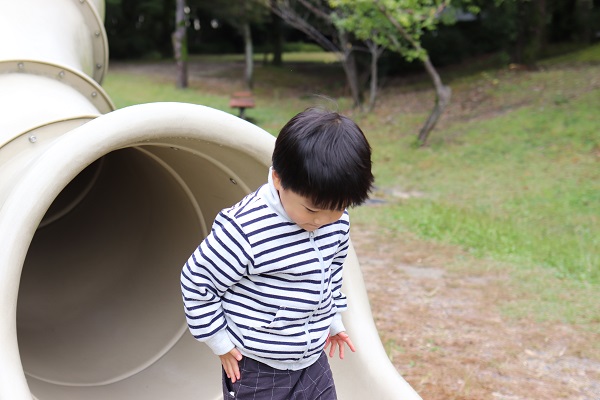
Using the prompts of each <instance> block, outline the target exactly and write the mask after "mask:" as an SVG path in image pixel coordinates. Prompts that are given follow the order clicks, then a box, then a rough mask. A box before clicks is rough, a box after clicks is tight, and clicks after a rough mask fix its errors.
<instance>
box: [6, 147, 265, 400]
mask: <svg viewBox="0 0 600 400" xmlns="http://www.w3.org/2000/svg"><path fill="white" fill-rule="evenodd" d="M205 150H208V151H206V152H204V153H203V152H199V151H192V150H190V149H186V148H183V147H182V146H165V145H147V146H139V147H130V148H125V149H122V150H117V151H114V152H111V153H108V154H106V155H104V156H103V157H101V158H99V159H98V160H95V161H94V162H92V163H91V164H90V165H89V166H88V167H87V168H85V169H84V170H83V171H81V172H80V173H79V174H78V175H77V176H76V177H75V178H74V179H73V180H71V182H70V183H69V184H68V185H67V186H65V187H64V188H63V189H62V191H61V192H60V195H58V196H57V197H56V199H54V201H53V202H52V205H51V206H50V208H49V209H48V211H47V212H46V215H45V217H44V218H43V220H42V221H41V223H40V225H39V227H38V229H37V231H36V233H35V235H34V237H33V239H32V242H31V245H30V247H29V251H28V253H27V257H26V260H25V263H24V266H23V271H22V275H21V282H20V286H19V296H18V305H17V332H18V341H19V350H20V353H21V359H22V363H23V368H24V371H25V373H26V376H27V379H28V384H29V386H30V388H31V391H32V394H33V395H35V396H36V397H37V398H40V399H65V398H89V399H96V398H97V399H101V398H109V397H108V396H110V398H115V399H116V398H124V399H125V398H128V396H130V394H131V393H133V391H135V393H136V394H137V395H139V394H140V392H142V393H143V392H144V390H145V391H147V396H146V397H144V398H149V399H152V398H165V397H164V395H165V394H167V393H168V395H169V396H173V395H174V394H176V393H179V394H180V395H182V396H183V395H191V394H193V393H195V394H196V395H197V394H198V392H197V390H198V388H203V390H204V391H205V393H206V398H213V396H212V394H211V393H212V392H214V398H217V396H218V395H219V393H220V388H219V387H218V386H216V387H215V388H214V390H213V389H210V388H211V385H212V386H215V385H214V384H215V382H217V383H218V381H219V377H218V372H219V371H218V358H217V357H216V356H213V355H212V354H209V355H207V351H208V350H207V347H206V346H203V345H201V344H199V343H197V342H196V341H195V340H194V339H193V338H191V335H189V333H188V332H187V327H186V324H185V318H184V314H183V305H182V301H181V294H180V289H179V274H180V272H181V267H182V266H183V264H184V263H185V261H186V260H187V258H188V257H189V255H190V254H191V252H192V251H193V250H194V248H195V247H196V246H197V245H198V244H199V243H200V241H201V240H202V238H203V237H204V236H205V235H206V232H207V229H210V225H211V223H212V220H213V218H214V217H215V215H216V214H217V213H218V211H219V210H220V209H222V208H224V207H227V206H229V205H232V204H234V203H235V202H237V201H238V200H239V199H241V198H242V197H243V196H244V195H245V194H247V192H248V188H249V187H253V186H256V185H257V184H258V183H259V182H260V181H261V180H264V178H266V168H265V166H263V165H258V164H257V162H256V161H254V162H251V160H249V159H248V157H247V156H244V155H243V154H241V153H236V152H235V151H233V150H230V149H226V148H223V147H215V148H214V149H213V150H214V151H211V150H210V148H209V149H205ZM219 152H220V153H219ZM208 154H210V155H208ZM219 155H220V157H219ZM219 160H225V161H227V160H231V162H229V163H227V162H226V163H222V162H220V161H219ZM231 164H233V170H232V169H231V168H230V167H229V166H230V165H231ZM236 164H239V165H246V167H245V168H244V170H243V171H239V174H237V173H236V172H235V165H236ZM224 165H228V166H227V167H224ZM245 177H247V179H246V178H245ZM254 188H255V187H254ZM254 188H253V189H254ZM206 360H210V361H206ZM214 363H216V366H215V364H214ZM206 364H208V365H209V366H210V368H207V365H206ZM215 374H217V376H215ZM157 380H158V382H157ZM209 381H210V384H209ZM207 391H208V392H207ZM42 393H43V395H42ZM175 397H177V396H174V397H173V398H175Z"/></svg>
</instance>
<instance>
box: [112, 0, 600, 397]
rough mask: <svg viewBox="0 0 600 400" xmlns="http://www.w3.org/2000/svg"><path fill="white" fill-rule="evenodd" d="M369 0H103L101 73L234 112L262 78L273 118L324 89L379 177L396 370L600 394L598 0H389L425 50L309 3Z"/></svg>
mask: <svg viewBox="0 0 600 400" xmlns="http://www.w3.org/2000/svg"><path fill="white" fill-rule="evenodd" d="M338 3H339V6H340V7H343V6H344V5H346V6H347V3H348V2H343V1H341V2H338ZM363 3H365V2H360V1H357V2H355V4H354V7H355V8H354V9H351V10H350V11H348V9H344V12H340V11H339V9H335V8H331V4H334V5H335V4H336V3H335V2H333V3H331V2H329V3H328V2H323V1H317V0H312V1H300V0H298V1H296V2H294V1H284V2H281V1H279V2H278V1H271V2H261V1H250V0H246V1H241V0H240V1H211V2H208V1H200V0H196V1H191V0H188V1H187V3H185V2H182V1H175V0H169V1H163V0H137V1H133V0H131V1H124V0H108V1H107V9H106V23H105V24H106V28H107V34H108V37H109V43H110V52H111V60H110V67H109V72H108V74H107V77H106V79H105V82H104V84H103V86H104V88H105V89H106V91H107V92H108V94H109V95H110V96H111V98H112V99H113V101H114V102H115V104H116V106H117V107H118V108H121V107H126V106H128V105H134V104H140V103H148V102H155V101H181V102H188V103H194V104H202V105H206V106H210V107H214V108H217V109H221V110H224V111H227V112H230V113H233V114H236V115H237V112H238V111H237V110H236V109H233V108H231V107H230V106H229V100H230V97H231V95H232V93H235V92H238V91H242V90H243V91H246V90H251V91H252V95H253V98H254V101H255V107H254V108H252V109H249V110H247V111H246V116H247V118H248V119H249V120H250V121H251V122H252V123H254V124H256V125H258V126H259V127H261V128H263V129H265V130H267V131H268V132H270V133H272V134H273V135H276V134H277V132H278V130H279V129H280V128H281V126H283V124H284V123H285V122H286V121H287V120H288V119H289V118H290V117H291V116H293V115H294V114H296V113H297V112H298V111H301V110H302V109H304V108H306V107H309V106H313V105H319V106H323V107H327V108H330V109H335V110H338V111H340V112H341V113H343V114H345V115H348V116H350V117H351V118H353V119H354V120H356V121H357V123H358V124H359V125H360V126H361V127H362V129H363V130H364V132H365V134H366V135H367V137H368V139H369V141H370V143H371V145H372V147H373V152H374V155H373V161H374V173H375V176H376V182H375V186H376V187H375V190H374V192H373V195H372V199H371V200H370V201H369V202H368V203H367V204H366V205H364V206H361V207H358V208H356V209H352V210H350V212H351V216H352V223H353V224H352V237H353V243H354V246H355V248H356V251H357V254H358V257H359V260H360V262H361V267H362V269H363V274H364V278H365V282H366V285H367V290H368V293H369V298H370V301H371V307H372V309H373V314H374V318H375V322H376V324H377V327H378V329H379V333H380V336H381V339H382V341H383V343H384V345H385V348H386V351H387V353H388V355H389V357H390V359H391V360H392V362H393V363H394V365H395V366H396V368H397V369H398V371H399V372H400V373H401V374H402V376H403V377H404V378H405V379H406V380H407V381H408V382H409V383H410V384H411V385H412V386H413V387H414V388H415V389H416V390H417V391H418V392H419V393H420V394H421V396H422V397H423V398H424V399H506V400H508V399H598V398H599V396H600V300H599V299H600V296H599V295H598V293H599V290H598V289H599V288H600V250H599V249H600V168H599V166H600V116H599V111H600V2H598V1H591V0H590V1H587V0H578V1H568V0H532V1H511V0H505V1H500V2H499V1H469V2H466V1H463V2H453V3H452V5H450V4H448V5H447V6H446V7H442V6H443V5H444V2H441V1H438V2H432V4H433V6H431V7H428V6H426V5H423V4H424V3H426V2H410V1H395V2H382V3H387V4H392V5H393V6H394V7H396V9H395V10H396V11H397V14H394V15H392V16H402V15H404V14H407V13H408V14H409V15H413V16H414V15H420V14H419V12H423V15H425V16H424V17H422V18H421V19H420V20H417V18H415V20H416V21H408V22H406V24H407V25H402V26H405V27H410V29H412V30H410V31H409V32H410V35H411V36H410V38H413V39H416V40H417V41H416V43H417V45H418V46H419V47H418V48H420V50H419V51H417V52H415V51H414V50H415V47H414V46H412V43H411V42H410V40H409V41H407V40H406V37H404V38H403V37H402V36H401V34H400V33H398V32H397V31H396V34H397V39H398V41H399V43H400V44H399V45H397V46H399V47H394V44H393V41H390V37H393V34H394V31H393V29H392V30H391V31H387V33H386V35H387V36H382V37H383V38H384V39H386V40H387V41H388V42H387V43H392V44H390V45H388V46H386V40H383V39H382V40H381V41H380V43H379V44H377V43H375V42H374V39H375V38H374V37H371V38H370V37H365V36H364V33H362V32H359V31H358V30H357V31H356V32H355V33H352V32H351V30H350V29H349V25H340V24H339V23H340V20H343V18H338V19H337V20H335V18H334V19H331V18H330V21H329V22H328V20H327V18H323V16H322V15H321V16H320V15H319V14H317V13H316V12H317V11H318V12H325V14H326V16H327V15H328V16H331V15H332V14H334V13H336V12H338V13H341V15H342V17H344V16H348V15H350V16H352V15H353V14H352V13H353V12H356V13H358V12H362V11H361V10H360V7H362V6H360V4H363ZM366 3H371V4H375V3H377V2H366ZM307 6H310V7H313V8H315V7H316V9H315V10H316V11H315V10H312V12H315V13H312V14H311V8H310V7H309V8H307ZM359 6H360V7H359ZM277 7H281V9H277ZM285 7H288V8H287V9H286V8H285ZM403 7H404V8H403ZM411 7H412V8H411ZM442 8H444V11H443V12H442ZM178 9H179V10H181V11H182V13H181V12H180V13H179V17H177V10H178ZM392 9H394V8H393V7H392ZM336 10H337V11H336ZM431 10H434V12H433V13H432V12H431ZM403 13H404V14H403ZM290 15H291V16H292V17H290ZM294 15H297V16H301V17H302V18H303V20H305V22H307V23H308V26H311V27H313V28H315V29H316V30H317V31H318V32H319V33H320V34H322V35H323V37H324V38H325V39H324V40H329V41H330V43H331V46H332V47H328V46H329V45H325V43H326V42H322V40H323V39H319V38H316V37H315V36H312V35H311V34H310V29H308V28H305V30H302V29H300V27H301V25H299V23H298V21H295V20H294V19H293V16H294ZM365 15H370V14H364V15H363V19H367V17H366V16H365ZM427 16H432V17H431V18H430V19H429V20H427V18H429V17H427ZM398 20H399V21H403V20H402V19H401V18H399V19H398ZM345 21H346V23H348V21H350V18H346V20H345ZM373 21H375V22H377V21H379V22H378V23H379V26H382V24H383V22H385V20H384V21H383V22H382V20H376V17H374V16H373ZM388 21H389V20H388ZM419 21H421V22H419ZM423 21H428V22H427V24H425V23H423ZM350 22H351V21H350ZM336 23H337V25H336ZM419 24H420V25H419ZM376 25H377V24H376ZM177 26H179V27H180V29H179V33H178V29H177ZM342 27H344V28H342ZM181 28H183V33H184V36H177V35H181ZM306 29H308V30H306ZM370 29H371V31H369V32H373V29H374V28H373V26H372V25H371V26H370ZM407 29H408V28H407ZM341 30H342V31H343V32H344V33H345V34H346V36H345V38H344V37H341V35H340V31H341ZM381 31H384V29H381ZM390 35H391V36H390ZM178 37H179V39H178ZM340 38H341V39H340ZM249 39H250V40H249ZM371 39H373V40H371ZM340 40H342V42H340ZM343 40H347V42H343ZM369 40H371V43H367V42H369ZM178 43H179V45H180V46H183V47H182V48H180V49H179V50H177V45H178ZM340 43H342V44H344V43H345V46H342V45H340ZM373 43H375V45H376V50H377V52H378V54H377V52H376V53H373V52H371V51H370V49H371V50H373V48H372V46H373ZM369 45H370V46H371V47H369ZM336 46H337V47H336ZM411 46H412V47H411ZM174 48H175V49H176V50H175V51H174ZM348 49H350V51H348ZM249 50H250V52H249ZM400 50H402V51H400ZM373 54H377V57H376V61H377V63H376V69H375V70H374V69H373V67H372V61H373ZM424 61H427V62H429V63H430V65H431V66H432V67H434V71H435V73H436V74H437V75H438V77H439V78H440V81H441V85H442V86H441V87H443V88H450V90H451V97H450V100H449V101H448V104H447V106H445V108H444V109H443V110H441V113H440V115H439V120H437V121H436V123H435V125H434V127H433V128H432V129H431V130H430V131H429V132H428V134H427V137H426V140H422V139H420V138H419V134H420V133H421V132H422V131H423V127H424V124H425V122H426V121H427V120H428V117H429V116H430V115H431V112H432V109H434V107H435V105H436V104H437V103H439V100H440V92H439V91H438V89H439V87H438V88H436V86H435V85H434V83H433V81H432V75H431V74H430V73H428V72H426V68H425V65H426V64H425V62H424ZM349 65H350V67H351V68H353V70H354V71H355V78H356V80H355V81H354V83H353V82H351V78H352V74H349V73H348V67H349ZM182 73H183V74H184V75H182ZM374 77H376V78H377V80H376V85H375V86H372V82H373V78H374ZM375 89H376V90H375ZM374 92H375V93H374ZM436 102H437V103H436Z"/></svg>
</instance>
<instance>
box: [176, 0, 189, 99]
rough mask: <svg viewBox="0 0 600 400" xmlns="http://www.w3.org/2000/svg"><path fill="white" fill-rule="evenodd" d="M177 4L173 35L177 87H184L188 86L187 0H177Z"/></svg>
mask: <svg viewBox="0 0 600 400" xmlns="http://www.w3.org/2000/svg"><path fill="white" fill-rule="evenodd" d="M175 4H176V9H175V32H173V35H172V41H173V53H174V56H175V63H176V65H177V76H176V83H175V85H176V86H177V88H179V89H182V88H186V87H188V72H187V35H186V27H185V0H176V3H175Z"/></svg>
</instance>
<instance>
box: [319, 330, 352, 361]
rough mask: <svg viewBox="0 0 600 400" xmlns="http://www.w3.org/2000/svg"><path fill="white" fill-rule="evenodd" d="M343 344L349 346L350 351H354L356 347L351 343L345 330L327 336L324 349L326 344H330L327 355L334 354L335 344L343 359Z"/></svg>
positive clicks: (331, 355)
mask: <svg viewBox="0 0 600 400" xmlns="http://www.w3.org/2000/svg"><path fill="white" fill-rule="evenodd" d="M344 344H347V345H348V347H350V350H352V352H355V351H356V349H355V348H354V345H353V344H352V340H350V336H348V335H347V334H346V332H340V333H338V334H337V335H335V336H329V337H328V338H327V342H325V349H327V346H329V345H331V349H330V350H329V357H333V356H334V355H335V348H336V346H337V347H338V348H339V349H340V359H342V360H343V359H344Z"/></svg>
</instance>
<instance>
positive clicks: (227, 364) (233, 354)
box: [219, 347, 242, 383]
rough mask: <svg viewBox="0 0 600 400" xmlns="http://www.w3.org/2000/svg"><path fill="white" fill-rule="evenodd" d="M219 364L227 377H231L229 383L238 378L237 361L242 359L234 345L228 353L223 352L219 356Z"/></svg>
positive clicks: (238, 368)
mask: <svg viewBox="0 0 600 400" xmlns="http://www.w3.org/2000/svg"><path fill="white" fill-rule="evenodd" d="M219 358H220V359H221V364H223V369H224V370H225V374H227V377H228V378H229V379H231V383H235V381H237V380H238V379H240V367H239V365H238V362H239V361H241V360H242V354H241V353H240V352H239V350H238V349H236V348H235V347H234V348H233V349H231V351H230V352H229V353H225V354H222V355H220V356H219Z"/></svg>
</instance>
